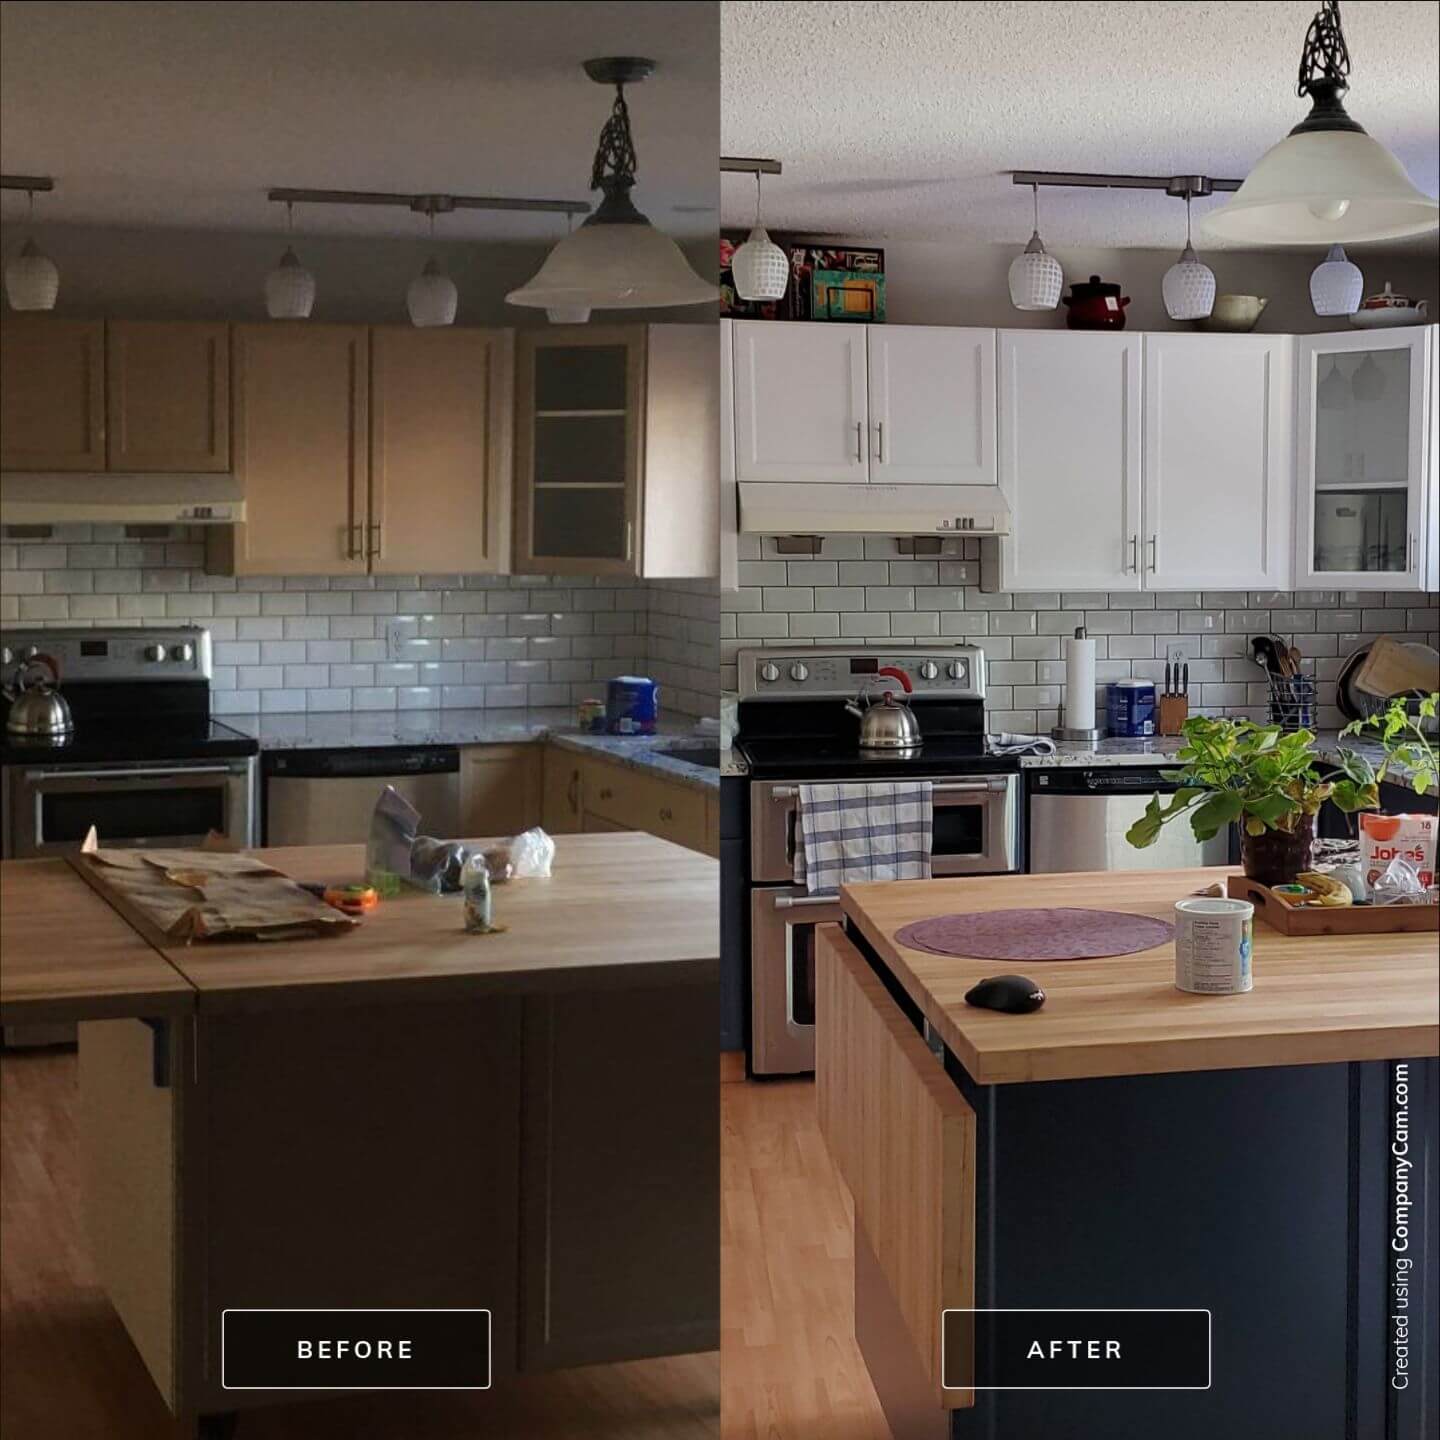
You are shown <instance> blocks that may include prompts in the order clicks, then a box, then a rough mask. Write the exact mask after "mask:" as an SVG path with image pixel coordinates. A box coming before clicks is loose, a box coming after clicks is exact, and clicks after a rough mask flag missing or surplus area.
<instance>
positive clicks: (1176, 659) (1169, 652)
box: [1165, 645, 1190, 665]
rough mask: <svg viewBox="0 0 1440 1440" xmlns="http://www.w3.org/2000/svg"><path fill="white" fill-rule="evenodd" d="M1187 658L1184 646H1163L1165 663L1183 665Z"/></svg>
mask: <svg viewBox="0 0 1440 1440" xmlns="http://www.w3.org/2000/svg"><path fill="white" fill-rule="evenodd" d="M1189 658H1190V657H1189V655H1187V654H1186V653H1185V647H1184V646H1183V645H1167V646H1166V647H1165V660H1166V663H1167V664H1170V665H1183V664H1184V663H1185V662H1186V661H1187V660H1188V659H1189Z"/></svg>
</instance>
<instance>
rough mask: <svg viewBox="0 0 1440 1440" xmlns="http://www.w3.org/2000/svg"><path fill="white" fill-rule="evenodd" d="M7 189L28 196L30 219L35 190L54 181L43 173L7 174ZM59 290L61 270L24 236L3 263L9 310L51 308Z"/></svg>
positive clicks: (32, 241)
mask: <svg viewBox="0 0 1440 1440" xmlns="http://www.w3.org/2000/svg"><path fill="white" fill-rule="evenodd" d="M4 186H5V189H7V190H24V191H25V193H26V194H27V195H28V196H29V199H30V215H29V218H30V222H31V224H32V225H33V223H34V220H35V192H36V191H37V190H45V191H48V190H53V189H54V188H55V182H54V181H53V180H51V179H50V178H49V176H44V175H6V176H5V177H4ZM59 294H60V271H59V270H58V269H57V268H56V265H55V262H54V261H53V260H52V259H51V258H50V257H49V256H48V255H46V254H45V253H44V252H43V251H42V250H41V249H40V247H39V246H38V245H37V244H36V243H35V240H34V237H33V236H27V237H26V240H25V243H24V244H23V245H22V246H21V247H20V249H19V250H18V251H17V252H16V254H15V255H14V256H13V257H12V258H11V260H10V263H9V264H8V265H6V267H5V298H6V299H7V300H8V301H9V302H10V308H11V309H12V310H20V311H35V310H53V309H54V308H55V301H56V299H57V298H58V297H59Z"/></svg>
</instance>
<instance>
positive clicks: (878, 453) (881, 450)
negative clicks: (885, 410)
mask: <svg viewBox="0 0 1440 1440" xmlns="http://www.w3.org/2000/svg"><path fill="white" fill-rule="evenodd" d="M875 458H876V459H877V460H878V461H879V462H880V463H881V464H882V465H883V464H884V463H885V422H884V421H883V420H877V421H876V422H875Z"/></svg>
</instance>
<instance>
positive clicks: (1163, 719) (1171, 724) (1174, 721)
mask: <svg viewBox="0 0 1440 1440" xmlns="http://www.w3.org/2000/svg"><path fill="white" fill-rule="evenodd" d="M1159 704H1160V723H1159V725H1158V726H1157V727H1156V728H1157V729H1158V730H1159V731H1160V733H1161V734H1162V735H1178V734H1179V733H1180V727H1181V726H1182V725H1183V724H1184V723H1185V722H1186V721H1187V720H1188V719H1189V718H1190V701H1189V700H1188V699H1187V698H1186V697H1185V696H1184V695H1162V696H1161V697H1160V702H1159Z"/></svg>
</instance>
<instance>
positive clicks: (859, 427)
mask: <svg viewBox="0 0 1440 1440" xmlns="http://www.w3.org/2000/svg"><path fill="white" fill-rule="evenodd" d="M855 462H856V464H860V465H863V464H864V463H865V426H864V424H863V423H862V422H861V421H859V420H857V421H856V422H855Z"/></svg>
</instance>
